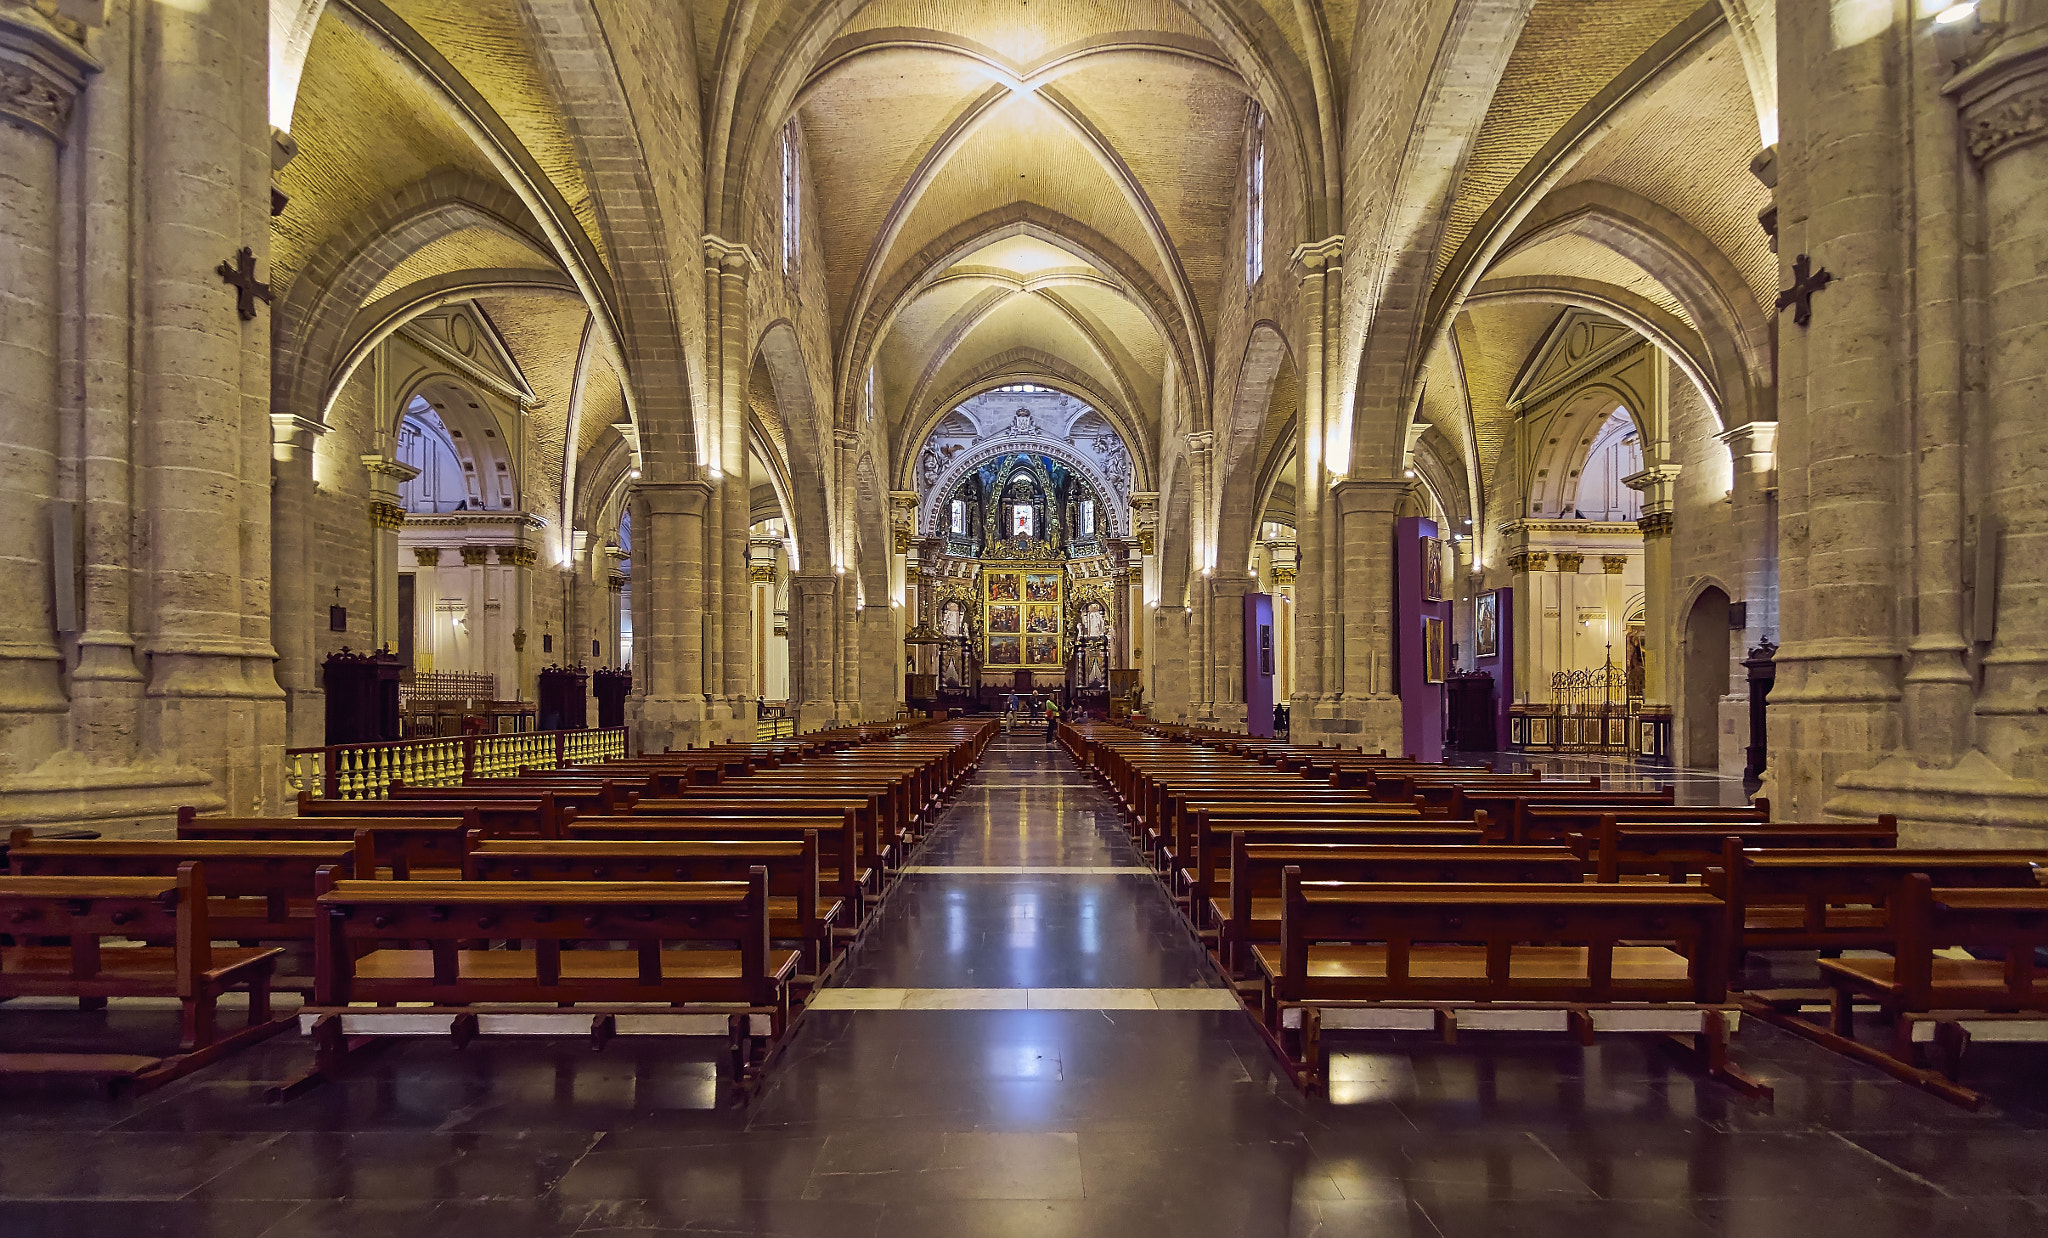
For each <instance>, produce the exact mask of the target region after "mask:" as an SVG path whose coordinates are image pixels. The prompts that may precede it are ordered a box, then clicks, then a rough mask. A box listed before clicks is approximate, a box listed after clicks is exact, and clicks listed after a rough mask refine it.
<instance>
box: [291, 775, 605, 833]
mask: <svg viewBox="0 0 2048 1238" xmlns="http://www.w3.org/2000/svg"><path fill="white" fill-rule="evenodd" d="M437 789H438V790H439V791H440V792H441V793H442V795H441V798H438V799H429V798H419V799H411V798H408V799H402V800H325V799H320V800H316V799H312V798H310V797H308V796H307V795H305V794H304V793H303V792H301V793H300V795H299V815H300V816H301V817H308V818H320V817H467V816H469V815H470V814H471V813H474V814H476V820H475V821H474V822H473V823H472V824H471V826H470V828H471V829H482V830H483V831H485V832H486V833H487V834H489V835H490V836H491V837H492V838H560V837H562V831H563V829H564V828H565V827H566V826H567V825H568V824H569V823H570V822H571V821H574V820H575V819H576V816H577V813H576V810H575V809H574V808H569V807H564V806H562V805H558V804H557V803H555V797H554V796H553V795H552V794H550V793H548V792H546V791H542V792H540V793H539V794H537V795H527V796H522V797H518V798H511V799H507V798H498V797H479V798H476V799H466V798H464V795H465V791H464V790H463V789H462V788H459V787H442V788H437Z"/></svg>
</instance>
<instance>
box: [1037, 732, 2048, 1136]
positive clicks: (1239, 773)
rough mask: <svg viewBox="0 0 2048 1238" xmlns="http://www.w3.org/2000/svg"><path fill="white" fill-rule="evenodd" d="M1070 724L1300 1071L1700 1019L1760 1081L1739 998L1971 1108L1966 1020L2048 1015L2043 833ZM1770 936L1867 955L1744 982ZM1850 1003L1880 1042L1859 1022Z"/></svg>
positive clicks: (2031, 1020) (1989, 1028)
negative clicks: (1426, 1040)
mask: <svg viewBox="0 0 2048 1238" xmlns="http://www.w3.org/2000/svg"><path fill="white" fill-rule="evenodd" d="M1060 738H1061V742H1062V743H1063V744H1064V745H1065V746H1066V747H1067V748H1068V749H1069V750H1070V751H1071V752H1072V753H1073V754H1074V756H1075V758H1076V760H1077V761H1079V762H1080V763H1081V764H1082V765H1084V766H1085V767H1087V768H1089V769H1091V770H1092V771H1094V773H1095V774H1096V775H1097V776H1098V777H1099V778H1100V779H1101V780H1102V782H1103V783H1104V785H1105V787H1106V788H1107V789H1108V790H1109V791H1110V792H1111V793H1112V794H1113V795H1114V796H1115V797H1116V798H1117V800H1118V802H1119V804H1120V806H1121V807H1122V809H1123V812H1124V816H1125V821H1126V824H1127V826H1128V828H1129V829H1130V831H1131V835H1132V838H1133V841H1134V842H1136V843H1137V844H1138V845H1139V846H1140V848H1141V850H1142V851H1143V852H1144V854H1145V855H1146V856H1147V858H1148V860H1150V862H1151V863H1152V864H1153V865H1154V866H1155V868H1156V870H1157V872H1158V874H1159V876H1160V879H1161V881H1162V882H1163V883H1165V885H1166V886H1167V888H1168V890H1169V891H1170V892H1171V893H1172V895H1173V896H1174V898H1175V900H1176V902H1177V904H1178V905H1179V906H1180V908H1181V909H1182V912H1183V914H1184V915H1186V917H1187V920H1188V924H1189V927H1190V928H1191V929H1192V930H1193V931H1194V932H1195V933H1197V934H1198V935H1199V936H1200V937H1201V939H1202V940H1204V941H1205V942H1206V943H1207V944H1208V945H1209V946H1210V947H1211V949H1212V950H1213V952H1214V957H1215V959H1216V961H1217V963H1218V965H1219V966H1220V967H1221V968H1222V969H1223V970H1224V971H1225V972H1226V974H1228V975H1229V976H1231V977H1232V978H1233V980H1234V981H1235V982H1236V983H1237V984H1238V986H1239V989H1240V993H1241V995H1243V996H1244V997H1245V998H1246V1002H1247V1007H1248V1009H1251V1010H1252V1011H1253V1012H1254V1013H1255V1014H1256V1015H1257V1017H1258V1018H1259V1021H1260V1024H1261V1027H1262V1028H1263V1029H1264V1031H1265V1032H1266V1034H1267V1036H1268V1038H1269V1039H1270V1040H1271V1042H1272V1043H1273V1044H1274V1046H1275V1047H1276V1049H1278V1050H1279V1051H1280V1053H1281V1055H1282V1057H1283V1060H1285V1062H1286V1063H1287V1066H1288V1069H1289V1070H1290V1072H1291V1073H1292V1074H1293V1075H1294V1076H1295V1077H1296V1079H1297V1080H1298V1081H1300V1082H1302V1083H1304V1084H1305V1085H1308V1086H1316V1085H1318V1084H1320V1083H1322V1082H1323V1081H1324V1080H1325V1079H1326V1078H1327V1075H1326V1063H1325V1055H1326V1052H1327V1044H1326V1042H1325V1040H1324V1039H1323V1036H1324V1033H1326V1032H1333V1031H1341V1030H1347V1029H1379V1030H1433V1031H1435V1032H1437V1033H1439V1034H1441V1035H1444V1036H1446V1037H1452V1036H1455V1035H1457V1034H1458V1033H1459V1032H1460V1031H1462V1030H1475V1029H1487V1028H1511V1029H1517V1030H1541V1029H1550V1030H1556V1031H1561V1032H1571V1033H1574V1034H1576V1035H1578V1036H1580V1037H1581V1038H1582V1039H1587V1040H1590V1038H1592V1037H1593V1036H1594V1035H1595V1034H1596V1033H1600V1032H1624V1031H1633V1032H1655V1033H1671V1034H1674V1035H1679V1034H1682V1035H1684V1036H1685V1037H1686V1038H1687V1039H1688V1042H1689V1044H1688V1047H1689V1049H1690V1050H1691V1052H1692V1053H1693V1055H1694V1056H1695V1058H1696V1060H1697V1061H1698V1062H1699V1064H1700V1065H1701V1066H1702V1067H1703V1068H1704V1069H1706V1070H1707V1071H1708V1072H1709V1073H1711V1074H1713V1075H1714V1076H1716V1077H1718V1078H1721V1079H1724V1080H1725V1081H1727V1082H1729V1083H1731V1084H1734V1085H1736V1086H1738V1087H1741V1088H1743V1089H1745V1090H1748V1091H1752V1092H1762V1091H1766V1090H1767V1089H1764V1088H1762V1087H1761V1086H1760V1085H1758V1084H1756V1083H1755V1082H1754V1081H1753V1080H1750V1079H1748V1078H1747V1077H1746V1076H1744V1075H1743V1074H1742V1073H1741V1072H1740V1071H1739V1070H1738V1069H1737V1068H1736V1067H1735V1066H1734V1065H1733V1064H1732V1063H1731V1062H1730V1061H1729V1058H1728V1055H1727V1038H1728V1036H1729V1035H1730V1034H1731V1033H1732V1032H1733V1031H1734V1029H1735V1028H1736V1027H1738V1026H1739V1023H1740V1018H1741V1016H1742V1015H1743V1014H1745V1013H1747V1014H1751V1015H1754V1016H1759V1017H1763V1018H1766V1019H1768V1020H1770V1021H1772V1022H1775V1023H1778V1024H1780V1025H1782V1026H1787V1027H1790V1028H1792V1030H1794V1031H1796V1032H1799V1033H1800V1034H1802V1035H1807V1036H1810V1037H1812V1038H1813V1039H1816V1040H1819V1041H1821V1042H1822V1043H1825V1044H1829V1045H1831V1046H1832V1047H1835V1048H1837V1049H1839V1050H1841V1051H1843V1052H1846V1053H1851V1054H1854V1055H1856V1056H1858V1057H1861V1058H1863V1059H1865V1060H1869V1061H1872V1062H1874V1063H1876V1064H1878V1065H1880V1066H1882V1067H1883V1068H1885V1069H1887V1070H1889V1071H1891V1072H1892V1073H1894V1074H1895V1075H1898V1076H1899V1077H1901V1078H1905V1079H1908V1080H1910V1081H1913V1082H1916V1083H1919V1084H1922V1085H1923V1086H1927V1087H1929V1088H1930V1089H1931V1090H1934V1091H1936V1092H1939V1093H1940V1094H1942V1095H1945V1096H1948V1097H1950V1098H1951V1099H1954V1100H1957V1101H1959V1102H1961V1103H1965V1104H1972V1105H1974V1104H1975V1103H1977V1100H1978V1098H1977V1096H1976V1094H1975V1093H1973V1092H1971V1091H1970V1090H1969V1089H1967V1088H1964V1087H1962V1086H1961V1085H1960V1084H1959V1083H1957V1082H1956V1075H1957V1072H1958V1071H1959V1069H1960V1065H1961V1057H1962V1046H1963V1045H1964V1044H1966V1043H1967V1042H1968V1040H1969V1038H1970V1035H1971V1034H1972V1033H1975V1034H1976V1035H1979V1036H1994V1037H1999V1038H2008V1039H2018V1038H2024V1037H2030V1036H2039V1035H2040V1033H2041V1031H2042V1029H2043V1027H2044V1024H2043V1022H2042V1020H2043V1018H2044V1017H2048V979H2037V978H2036V974H2035V971H2034V968H2035V966H2036V962H2037V958H2038V959H2039V960H2041V961H2042V963H2043V966H2044V967H2048V890H2044V889H2043V888H2042V887H2041V885H2040V883H2039V881H2038V880H2037V876H2038V874H2040V873H2041V872H2042V871H2043V868H2044V866H2048V853H2041V854H2035V853H2026V852H2010V851H1994V852H1966V851H1931V852H1930V851H1904V850H1900V849H1899V848H1898V845H1897V844H1898V827H1897V823H1896V821H1894V820H1893V819H1891V818H1890V817H1885V818H1881V819H1879V820H1878V821H1877V822H1874V823H1869V822H1865V823H1842V822H1774V821H1772V820H1771V818H1770V805H1769V803H1768V801H1766V800H1762V799H1759V800H1757V801H1756V802H1755V803H1754V804H1752V805H1749V806H1747V807H1740V808H1726V807H1703V806H1693V805H1679V804H1677V803H1675V802H1674V797H1673V794H1672V790H1671V788H1669V787H1663V788H1659V789H1658V790H1656V791H1652V792H1639V791H1628V792H1622V791H1615V790H1612V789H1608V788H1604V787H1602V786H1601V785H1600V783H1599V780H1598V779H1592V778H1588V779H1563V778H1551V777H1544V776H1542V775H1540V774H1504V773H1499V772H1496V771H1494V770H1492V769H1491V768H1488V767H1480V766H1467V767H1447V766H1442V765H1435V764H1426V763H1421V762H1416V761H1413V760H1409V759H1406V758H1402V757H1390V756H1388V755H1386V754H1384V753H1382V754H1379V755H1365V754H1359V753H1339V752H1334V751H1330V750H1324V749H1319V748H1315V747H1312V746H1297V745H1289V744H1279V743H1273V742H1269V741H1256V740H1248V739H1246V738H1245V737H1243V736H1234V735H1224V734H1218V733H1205V732H1201V731H1198V730H1193V729H1188V728H1160V727H1138V728H1133V727H1111V726H1068V727H1065V728H1063V729H1062V732H1061V737H1060ZM1765 950H1770V951H1781V950H1799V951H1818V952H1825V953H1826V954H1827V955H1834V954H1836V953H1838V952H1843V951H1847V952H1849V953H1848V954H1847V955H1846V956H1845V957H1839V958H1837V957H1823V958H1822V959H1821V960H1820V962H1819V965H1818V968H1817V970H1816V976H1815V984H1814V985H1813V986H1810V987H1807V988H1803V989H1788V990H1779V989H1769V990H1764V989H1758V990H1756V991H1745V990H1744V989H1743V988H1742V980H1741V977H1742V975H1743V970H1744V964H1745V960H1746V958H1747V955H1748V954H1749V952H1752V951H1765ZM2037 951H2040V953H2039V954H2038V956H2037ZM1858 1003H1862V1004H1863V1005H1864V1007H1865V1008H1874V1009H1875V1011H1876V1013H1877V1014H1878V1016H1879V1017H1880V1019H1881V1020H1882V1021H1883V1022H1884V1023H1885V1024H1886V1025H1887V1026H1888V1027H1889V1028H1890V1030H1891V1043H1890V1045H1889V1047H1888V1048H1886V1049H1880V1048H1877V1047H1875V1046H1866V1045H1863V1044H1861V1043H1860V1042H1858V1041H1856V1040H1855V1039H1854V1022H1855V1020H1854V1012H1855V1010H1856V1008H1857V1006H1858ZM1821 1006H1824V1007H1825V1009H1826V1010H1827V1016H1826V1018H1825V1020H1824V1021H1816V1020H1813V1019H1809V1018H1806V1017H1803V1013H1802V1012H1804V1011H1810V1010H1813V1009H1816V1008H1820V1007H1821ZM1928 1046H1932V1047H1934V1048H1935V1049H1936V1050H1937V1051H1938V1053H1939V1055H1940V1059H1941V1060H1940V1061H1939V1063H1938V1064H1937V1065H1938V1069H1930V1068H1929V1067H1928V1066H1927V1065H1926V1064H1925V1062H1924V1060H1923V1059H1924V1056H1925V1049H1926V1047H1928Z"/></svg>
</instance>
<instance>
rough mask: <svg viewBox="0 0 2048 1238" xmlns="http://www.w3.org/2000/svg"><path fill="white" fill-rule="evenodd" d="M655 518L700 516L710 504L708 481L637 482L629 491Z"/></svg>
mask: <svg viewBox="0 0 2048 1238" xmlns="http://www.w3.org/2000/svg"><path fill="white" fill-rule="evenodd" d="M631 493H632V495H633V496H634V497H635V498H639V499H642V500H644V501H645V502H646V504H647V510H648V512H649V514H651V515H656V516H702V515H703V514H704V509H705V507H706V506H707V505H709V504H710V502H711V483H710V482H708V481H666V482H645V481H643V482H637V483H635V484H634V486H633V489H632V491H631Z"/></svg>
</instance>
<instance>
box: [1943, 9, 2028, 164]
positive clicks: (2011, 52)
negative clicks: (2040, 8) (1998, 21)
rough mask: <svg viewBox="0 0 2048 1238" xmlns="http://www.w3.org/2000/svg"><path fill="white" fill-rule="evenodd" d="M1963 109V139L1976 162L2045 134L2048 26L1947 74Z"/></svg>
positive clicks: (1950, 93)
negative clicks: (2047, 28) (2044, 29)
mask: <svg viewBox="0 0 2048 1238" xmlns="http://www.w3.org/2000/svg"><path fill="white" fill-rule="evenodd" d="M1941 89H1942V93H1943V94H1945V95H1948V96H1949V97H1951V98H1953V99H1954V100H1955V101H1956V104H1957V106H1958V107H1959V108H1960V109H1961V112H1962V121H1963V145H1964V146H1965V147H1966V148H1967V149H1968V150H1969V152H1970V158H1972V159H1974V160H1976V162H1977V164H1978V165H1979V166H1982V165H1984V164H1987V163H1990V162H1992V161H1993V160H1995V159H1998V158H2001V157H2002V156H2004V155H2005V154H2007V153H2008V152H2010V151H2014V150H2018V149H2020V148H2021V147H2023V146H2028V145H2031V144H2033V143H2035V142H2038V141H2040V140H2041V139H2042V138H2043V137H2044V136H2048V32H2044V31H2041V30H2033V31H2029V32H2027V33H2026V34H2022V35H2019V36H2017V37H2015V38H2010V39H2007V40H2005V41H2004V42H2002V43H1999V44H1996V45H1995V46H1993V47H1992V48H1991V50H1990V51H1989V52H1988V53H1987V54H1986V55H1985V56H1984V58H1983V59H1981V60H1979V61H1978V62H1977V63H1976V64H1973V65H1971V66H1970V67H1969V68H1967V69H1964V70H1963V71H1962V72H1960V73H1958V74H1956V75H1955V76H1954V77H1952V78H1950V79H1949V80H1948V83H1947V84H1946V85H1944V86H1943V87H1942V88H1941Z"/></svg>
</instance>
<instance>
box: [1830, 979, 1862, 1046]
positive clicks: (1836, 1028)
mask: <svg viewBox="0 0 2048 1238" xmlns="http://www.w3.org/2000/svg"><path fill="white" fill-rule="evenodd" d="M1828 1030H1829V1031H1831V1032H1833V1033H1834V1034H1835V1035H1837V1036H1840V1037H1841V1038H1842V1039H1843V1040H1854V1039H1856V999H1855V997H1854V996H1853V995H1851V994H1850V992H1849V990H1848V987H1847V986H1845V985H1841V984H1837V985H1835V986H1834V992H1833V994H1832V995H1831V996H1830V997H1829V998H1828Z"/></svg>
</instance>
